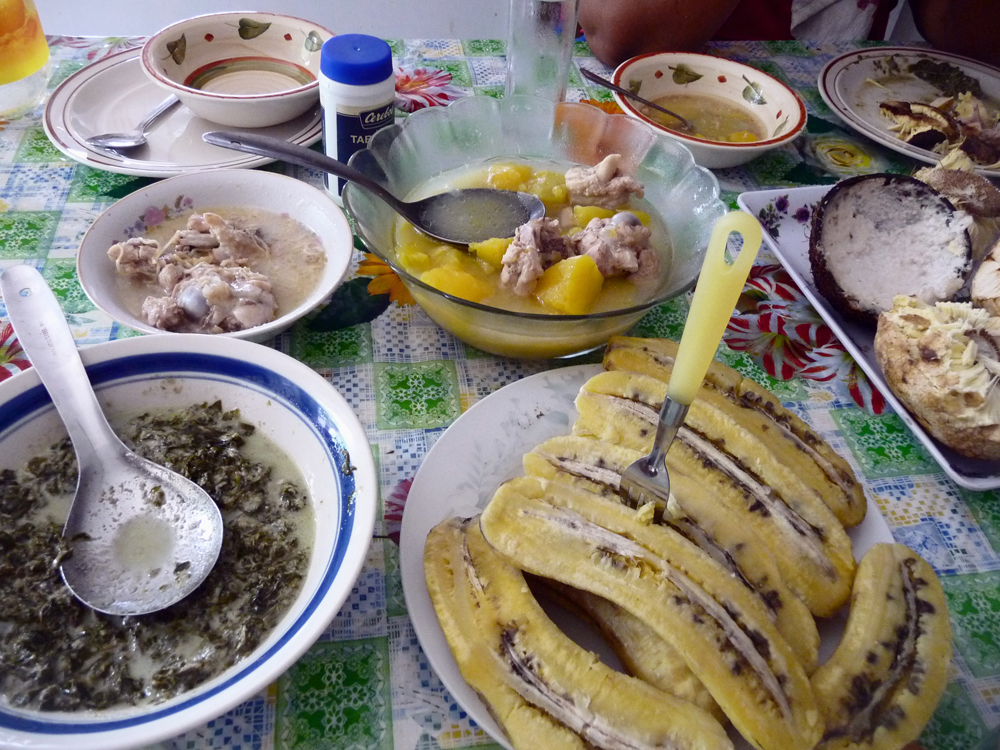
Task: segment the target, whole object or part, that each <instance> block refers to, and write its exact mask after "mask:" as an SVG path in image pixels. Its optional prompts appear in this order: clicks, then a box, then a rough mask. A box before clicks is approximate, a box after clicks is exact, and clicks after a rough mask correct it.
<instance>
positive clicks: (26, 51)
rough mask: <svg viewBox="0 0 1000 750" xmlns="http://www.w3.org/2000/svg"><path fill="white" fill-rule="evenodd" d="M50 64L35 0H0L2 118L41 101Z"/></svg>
mask: <svg viewBox="0 0 1000 750" xmlns="http://www.w3.org/2000/svg"><path fill="white" fill-rule="evenodd" d="M49 67H50V66H49V45H48V43H47V42H46V41H45V33H44V32H43V31H42V23H41V21H40V20H39V18H38V10H37V9H36V8H35V4H34V2H33V0H0V119H4V120H13V119H14V118H16V117H20V116H21V115H23V114H25V113H26V112H28V111H30V110H31V109H33V108H34V107H35V105H36V104H38V102H39V101H41V98H42V95H43V94H44V93H45V86H46V85H47V84H48V81H49Z"/></svg>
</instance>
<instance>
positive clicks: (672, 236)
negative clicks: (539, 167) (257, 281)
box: [343, 96, 726, 359]
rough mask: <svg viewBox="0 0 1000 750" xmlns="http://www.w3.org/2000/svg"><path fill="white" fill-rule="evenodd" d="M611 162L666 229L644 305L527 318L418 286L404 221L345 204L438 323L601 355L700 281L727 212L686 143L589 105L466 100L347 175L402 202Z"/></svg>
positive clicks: (366, 153) (469, 336) (511, 343)
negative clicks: (472, 178) (510, 165)
mask: <svg viewBox="0 0 1000 750" xmlns="http://www.w3.org/2000/svg"><path fill="white" fill-rule="evenodd" d="M612 153H618V154H621V155H622V157H623V160H622V166H623V168H624V169H626V170H628V171H632V172H634V173H635V174H636V177H637V178H638V180H639V181H640V182H641V183H642V184H643V185H644V186H645V196H644V200H645V201H647V202H648V203H649V206H650V208H651V209H652V211H653V212H654V213H656V214H657V215H658V216H659V218H660V220H661V221H662V223H663V226H664V228H665V230H666V234H667V235H668V237H669V244H670V247H669V249H664V251H663V253H664V255H663V256H661V267H662V268H663V272H662V274H661V278H660V279H659V282H658V284H657V285H656V287H655V290H654V292H653V293H652V295H651V296H650V298H649V299H648V300H647V301H645V302H643V303H642V304H640V305H636V306H633V307H629V308H625V309H621V310H613V311H610V312H600V313H592V314H588V315H547V314H540V313H520V312H510V311H507V310H501V309H499V308H495V307H489V306H486V305H483V304H479V303H476V302H470V301H468V300H464V299H461V298H459V297H454V296H452V295H450V294H446V293H445V292H442V291H440V290H438V289H435V288H434V287H432V286H429V285H428V284H425V283H423V282H421V281H420V280H419V279H418V278H416V277H414V276H413V275H411V274H409V273H407V271H406V270H405V269H404V268H403V267H402V265H401V264H400V263H399V262H398V261H397V258H396V254H395V251H394V245H393V236H394V225H395V222H396V213H395V212H394V211H393V210H392V209H391V208H389V207H388V206H387V205H386V204H384V203H383V202H382V201H381V200H379V199H377V198H375V197H373V196H371V195H369V194H368V193H366V192H365V191H364V190H363V189H361V188H358V187H357V186H355V185H353V184H348V185H347V186H346V187H345V189H344V193H343V197H344V205H345V207H346V208H347V210H348V212H349V213H350V214H351V216H352V217H353V219H354V222H355V231H356V232H357V234H358V236H359V237H360V238H361V240H362V242H363V243H364V244H365V246H366V247H367V248H368V249H369V250H370V251H371V252H373V253H374V254H376V255H377V256H378V257H380V258H381V259H382V260H384V261H385V262H386V263H388V264H389V265H390V266H391V267H392V268H393V270H394V271H395V272H396V273H397V274H399V277H400V279H401V280H402V281H403V283H404V284H405V285H406V287H407V289H409V291H410V293H411V294H412V295H413V297H414V299H416V301H417V304H419V305H420V307H421V308H423V310H424V311H425V312H426V313H427V314H428V315H429V316H430V317H431V319H432V320H434V322H436V323H437V324H438V325H440V326H441V327H442V328H444V329H445V330H447V331H449V332H451V333H453V334H454V335H455V336H457V337H458V338H460V339H461V340H462V341H464V342H465V343H467V344H470V345H471V346H474V347H476V348H478V349H481V350H483V351H487V352H490V353H493V354H499V355H502V356H509V357H517V358H524V359H551V358H558V357H569V356H574V355H577V354H581V353H583V352H586V351H589V350H592V349H595V348H597V347H599V346H602V345H603V344H605V343H606V342H607V340H608V339H609V338H610V337H611V336H613V335H615V334H618V333H623V332H624V331H626V330H628V329H629V328H631V327H632V326H633V325H634V324H635V323H636V322H637V321H638V320H639V319H640V318H641V317H642V316H643V315H644V314H645V313H646V312H647V311H648V310H650V309H651V308H653V307H655V306H657V305H659V304H661V303H663V302H664V301H666V300H668V299H670V298H672V297H675V296H677V295H679V294H682V293H684V292H685V291H687V290H688V289H689V288H691V287H692V286H693V284H694V281H695V279H696V278H697V276H698V272H699V270H700V268H701V261H702V258H703V257H704V253H705V249H706V247H707V246H708V238H709V235H710V234H711V231H712V227H713V226H714V224H715V222H716V220H717V219H718V218H719V217H720V216H722V215H723V214H724V213H726V206H725V205H724V204H723V202H722V201H721V200H720V199H719V184H718V181H717V180H716V178H715V176H714V175H713V174H712V173H711V172H709V171H708V170H707V169H704V168H702V167H698V166H696V165H695V163H694V159H693V158H692V156H691V152H690V151H689V150H688V149H687V148H686V147H685V146H683V145H682V144H680V143H677V142H676V141H674V140H672V139H670V138H667V137H666V136H663V135H659V134H657V133H656V132H654V130H653V129H652V128H651V127H649V126H648V125H646V124H645V123H642V122H640V121H638V120H635V119H632V118H630V117H626V116H624V115H611V114H608V113H606V112H604V111H603V110H601V109H598V108H597V107H593V106H590V105H587V104H579V103H568V102H563V103H559V104H553V103H552V102H549V101H547V100H543V99H539V98H535V97H527V96H511V97H506V98H504V99H499V100H498V99H493V98H491V97H479V96H477V97H469V98H466V99H459V100H458V101H456V102H454V103H453V104H451V105H449V106H447V107H432V108H429V109H424V110H420V111H418V112H416V113H414V114H412V115H410V116H409V117H408V118H407V119H406V120H405V121H404V122H403V123H402V124H397V125H393V126H391V127H388V128H384V129H382V130H380V131H378V132H377V133H376V134H375V136H374V137H373V138H372V140H371V142H370V143H369V146H368V148H367V149H365V150H363V151H359V152H357V153H356V154H355V155H354V156H353V157H351V161H350V164H351V166H353V167H355V168H357V169H359V170H360V171H361V172H363V173H365V174H366V175H369V176H370V177H372V178H374V179H376V180H378V181H380V182H381V183H382V184H384V185H385V186H386V187H387V188H388V189H389V190H390V191H391V192H393V193H394V194H395V195H397V196H399V197H401V198H404V199H405V198H406V197H407V196H409V195H410V194H411V193H412V192H413V191H414V190H416V189H417V188H418V187H420V186H421V185H423V184H424V183H426V182H427V181H428V180H430V179H432V178H434V177H436V176H438V175H440V174H442V173H444V172H448V171H451V170H454V169H459V168H462V167H474V166H476V165H479V164H483V163H485V162H489V161H493V160H497V159H524V160H534V159H539V160H546V161H556V162H573V163H576V164H585V165H594V164H597V163H598V162H599V161H601V160H602V159H603V158H604V157H605V156H607V155H608V154H612Z"/></svg>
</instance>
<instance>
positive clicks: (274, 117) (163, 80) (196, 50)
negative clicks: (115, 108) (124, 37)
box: [141, 11, 333, 128]
mask: <svg viewBox="0 0 1000 750" xmlns="http://www.w3.org/2000/svg"><path fill="white" fill-rule="evenodd" d="M331 36H333V32H332V31H329V30H328V29H324V28H323V27H322V26H320V25H318V24H315V23H313V22H312V21H304V20H302V19H300V18H293V17H292V16H285V15H280V14H277V13H258V12H250V11H246V12H233V13H212V14H209V15H204V16H196V17H195V18H188V19H186V20H184V21H179V22H177V23H175V24H172V25H170V26H167V27H166V28H165V29H162V30H161V31H159V32H157V33H156V34H154V35H153V36H151V37H150V38H149V39H148V40H147V41H146V43H145V44H144V45H143V48H142V55H141V61H142V68H143V70H144V71H145V73H146V75H147V76H149V78H150V79H151V80H152V81H153V82H155V83H156V84H157V85H158V86H160V87H161V88H163V89H164V90H165V91H167V92H169V93H171V94H174V95H175V96H177V98H178V99H180V100H181V102H183V103H184V105H185V106H186V107H187V108H188V109H190V110H191V111H192V112H194V113H195V114H196V115H199V116H201V117H204V118H205V119H206V120H211V121H212V122H215V123H218V124H220V125H228V126H230V127H241V128H264V127H270V126H271V125H278V124H279V123H282V122H287V121H288V120H291V119H293V118H295V117H298V116H299V115H301V114H303V113H304V112H305V111H306V110H308V109H309V108H310V107H312V106H314V105H315V104H316V102H317V101H318V100H319V81H318V76H319V63H320V49H321V48H322V46H323V42H325V41H326V40H327V39H329V38H330V37H331Z"/></svg>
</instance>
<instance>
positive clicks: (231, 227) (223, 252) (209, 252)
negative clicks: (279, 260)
mask: <svg viewBox="0 0 1000 750" xmlns="http://www.w3.org/2000/svg"><path fill="white" fill-rule="evenodd" d="M163 249H164V256H165V259H166V260H167V261H168V262H169V261H171V260H172V261H173V262H177V263H181V264H183V265H186V266H189V267H192V266H194V265H196V264H198V263H202V262H214V263H222V262H223V261H225V260H230V261H236V262H237V263H240V264H241V265H247V264H248V263H249V261H250V260H252V259H253V258H254V257H259V256H260V255H262V254H263V255H266V254H267V253H268V252H269V249H268V247H267V244H266V243H265V242H264V240H263V239H262V238H261V237H260V234H259V233H258V232H257V231H256V230H254V231H251V230H248V229H243V228H241V227H238V226H236V225H235V224H232V223H230V222H228V221H226V220H225V219H223V218H222V217H221V216H219V215H218V214H213V213H211V212H209V211H206V212H205V213H204V214H191V216H190V217H188V221H187V226H186V227H185V228H184V229H178V230H177V231H176V232H174V236H173V237H171V238H170V240H169V242H167V244H166V245H164V247H163Z"/></svg>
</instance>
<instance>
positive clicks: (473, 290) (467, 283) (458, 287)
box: [420, 268, 490, 302]
mask: <svg viewBox="0 0 1000 750" xmlns="http://www.w3.org/2000/svg"><path fill="white" fill-rule="evenodd" d="M420 280H421V281H422V282H424V283H425V284H429V285H430V286H432V287H434V288H435V289H440V290H441V291H442V292H444V293H445V294H450V295H452V296H453V297H461V298H462V299H467V300H469V301H470V302H482V301H483V300H484V299H485V298H486V297H488V296H489V294H490V286H489V284H487V283H486V282H485V281H480V280H479V279H477V278H476V277H475V276H473V275H472V274H471V273H468V272H467V271H462V270H460V269H458V268H432V269H431V270H430V271H425V272H424V273H422V274H420Z"/></svg>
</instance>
